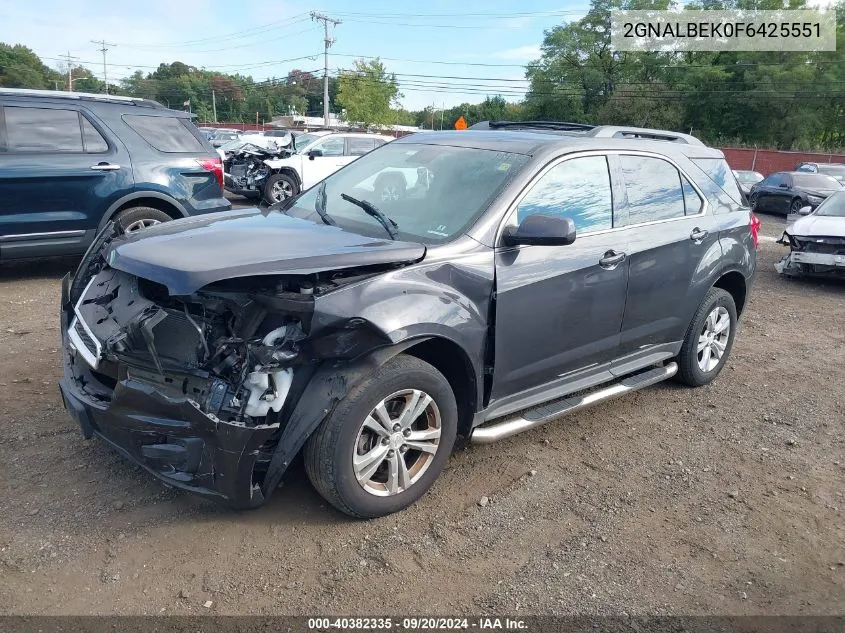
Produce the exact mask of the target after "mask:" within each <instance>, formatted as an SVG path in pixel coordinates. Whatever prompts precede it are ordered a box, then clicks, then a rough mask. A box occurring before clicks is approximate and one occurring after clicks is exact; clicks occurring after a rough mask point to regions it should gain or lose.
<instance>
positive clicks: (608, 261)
mask: <svg viewBox="0 0 845 633" xmlns="http://www.w3.org/2000/svg"><path fill="white" fill-rule="evenodd" d="M626 257H627V255H625V253H617V252H616V251H607V252H606V253H605V254H604V256H603V257H602V258H601V259H600V260H599V266H601V267H602V268H604V269H605V270H613V269H614V268H616V267H617V266H618V265H619V264H621V263H622V262H624V261H625V258H626Z"/></svg>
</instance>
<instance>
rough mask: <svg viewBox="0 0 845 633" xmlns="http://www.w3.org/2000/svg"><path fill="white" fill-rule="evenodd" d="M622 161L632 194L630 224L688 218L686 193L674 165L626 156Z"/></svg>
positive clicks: (628, 190) (629, 199)
mask: <svg viewBox="0 0 845 633" xmlns="http://www.w3.org/2000/svg"><path fill="white" fill-rule="evenodd" d="M619 160H620V162H621V165H622V174H623V175H624V177H625V191H626V193H627V194H628V224H642V223H644V222H655V221H657V220H669V219H671V218H682V217H684V214H685V202H684V198H685V196H684V193H685V192H684V190H683V185H682V183H681V174H680V172H679V171H678V170H677V169H676V168H675V166H674V165H672V164H671V163H667V162H666V161H665V160H661V159H659V158H651V157H648V156H624V155H623V156H620V157H619ZM700 207H701V205H700V204H699V208H700ZM695 212H696V213H697V212H698V211H697V210H696V211H695Z"/></svg>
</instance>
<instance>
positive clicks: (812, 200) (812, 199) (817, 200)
mask: <svg viewBox="0 0 845 633" xmlns="http://www.w3.org/2000/svg"><path fill="white" fill-rule="evenodd" d="M807 202H809V203H810V204H812V205H813V206H815V205H817V204H821V203H822V202H824V198H822V197H821V196H807Z"/></svg>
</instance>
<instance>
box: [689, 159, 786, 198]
mask: <svg viewBox="0 0 845 633" xmlns="http://www.w3.org/2000/svg"><path fill="white" fill-rule="evenodd" d="M691 160H692V162H693V163H695V164H696V165H698V167H699V169H701V170H702V171H703V172H704V173H705V174H707V175H708V176H709V178H710V180H712V181H713V182H715V183H716V184H717V185H719V187H721V189H722V191H724V192H725V193H726V194H728V195H729V196H730V197H731V198H733V199H734V200H736V201H737V202H739V203H740V204H742V200H743V198H742V191H740V189H739V185H738V184H737V183H736V177H735V176H734V175H733V172H732V171H731V168H730V167H728V163H727V161H726V160H725V159H724V158H693V159H691ZM774 186H777V183H775V184H774Z"/></svg>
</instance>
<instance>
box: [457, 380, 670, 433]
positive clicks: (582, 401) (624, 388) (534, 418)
mask: <svg viewBox="0 0 845 633" xmlns="http://www.w3.org/2000/svg"><path fill="white" fill-rule="evenodd" d="M677 373H678V364H677V363H669V364H668V365H666V366H664V367H656V368H655V369H650V370H649V371H646V372H642V373H639V374H634V375H633V376H628V377H627V378H624V379H623V380H620V381H619V382H617V383H613V384H612V385H609V386H607V387H605V388H603V389H600V390H598V391H593V392H591V393H588V394H585V395H583V396H568V397H566V398H561V399H559V400H553V401H552V402H548V403H546V404H541V405H539V406H537V407H534V408H533V409H528V410H527V411H523V412H522V414H520V415H518V416H516V417H512V418H507V419H505V420H502V421H501V422H494V423H492V424H486V425H482V426H479V427H476V429H475V430H474V431H473V432H472V438H471V441H472V442H473V443H474V444H491V443H492V442H497V441H499V440H503V439H505V438H506V437H511V436H512V435H516V434H517V433H522V431H527V430H528V429H533V428H534V427H537V426H540V425H542V424H545V423H546V422H550V421H551V420H553V419H555V418H558V417H560V416H562V415H564V414H567V413H572V412H573V411H577V410H578V409H584V408H586V407H589V406H591V405H594V404H598V403H599V402H603V401H605V400H609V399H610V398H616V397H618V396H624V395H625V394H626V393H631V392H632V391H637V390H638V389H642V388H644V387H649V386H651V385H654V384H656V383H658V382H662V381H664V380H666V379H667V378H671V377H672V376H674V375H675V374H677Z"/></svg>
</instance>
